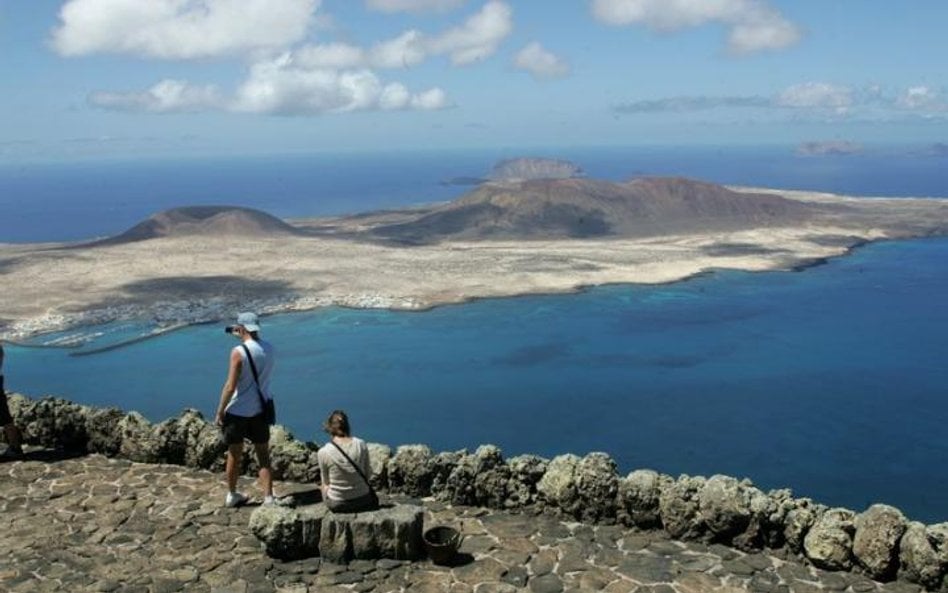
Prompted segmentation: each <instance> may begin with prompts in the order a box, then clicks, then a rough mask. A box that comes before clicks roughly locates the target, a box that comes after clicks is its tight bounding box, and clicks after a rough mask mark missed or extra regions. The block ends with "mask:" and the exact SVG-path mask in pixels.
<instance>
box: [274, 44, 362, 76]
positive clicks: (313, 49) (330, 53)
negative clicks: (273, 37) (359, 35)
mask: <svg viewBox="0 0 948 593" xmlns="http://www.w3.org/2000/svg"><path fill="white" fill-rule="evenodd" d="M292 56H293V57H292V59H293V60H294V62H296V63H297V64H298V65H299V66H301V67H304V68H311V69H314V70H315V69H330V70H343V69H346V68H362V67H364V66H365V64H366V62H367V59H366V55H365V50H363V49H362V48H361V47H357V46H355V45H349V44H347V43H327V44H323V45H307V46H305V47H302V48H300V49H299V50H297V51H295V52H293V54H292Z"/></svg>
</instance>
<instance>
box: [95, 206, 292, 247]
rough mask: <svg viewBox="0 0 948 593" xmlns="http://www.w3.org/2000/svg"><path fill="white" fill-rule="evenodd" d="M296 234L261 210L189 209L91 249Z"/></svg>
mask: <svg viewBox="0 0 948 593" xmlns="http://www.w3.org/2000/svg"><path fill="white" fill-rule="evenodd" d="M296 234H299V231H298V230H297V229H296V228H295V227H293V226H291V225H289V224H287V223H285V222H283V221H282V220H280V219H279V218H276V217H275V216H271V215H270V214H267V213H266V212H261V211H259V210H253V209H251V208H240V207H237V206H188V207H184V208H173V209H171V210H165V211H163V212H159V213H158V214H155V215H153V216H151V217H149V218H147V219H145V220H143V221H142V222H140V223H138V224H136V225H135V226H133V227H132V228H130V229H128V230H127V231H125V232H124V233H122V234H121V235H116V236H115V237H109V238H108V239H103V240H101V241H96V242H95V243H92V244H91V245H93V246H98V245H118V244H122V243H132V242H135V241H147V240H149V239H157V238H161V237H179V236H185V235H200V236H206V237H217V236H238V235H239V236H251V237H266V236H285V235H296Z"/></svg>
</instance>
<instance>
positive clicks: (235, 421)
mask: <svg viewBox="0 0 948 593" xmlns="http://www.w3.org/2000/svg"><path fill="white" fill-rule="evenodd" d="M225 331H227V333H229V334H232V335H233V336H234V337H236V338H237V339H239V340H240V345H239V346H235V347H234V349H233V350H231V353H230V364H229V366H228V371H227V380H226V381H225V382H224V387H223V389H222V390H221V399H220V404H219V405H218V407H217V415H216V418H215V421H216V423H217V425H218V426H220V427H221V429H222V432H223V437H224V442H225V443H226V444H227V498H226V499H225V500H224V504H225V506H228V507H236V506H240V505H242V504H244V503H245V502H247V497H246V496H245V495H244V494H241V493H240V492H237V476H238V474H239V473H240V462H241V458H242V456H243V453H244V439H248V440H249V441H250V442H251V443H253V447H254V450H255V451H256V454H257V464H258V465H259V466H260V472H259V478H260V485H261V487H262V488H263V491H264V499H263V503H264V504H275V503H276V499H275V498H274V497H273V474H272V473H271V471H270V424H269V423H268V422H267V419H266V416H265V415H264V411H263V406H262V405H261V398H263V399H271V397H272V396H271V394H270V374H271V372H272V371H273V362H274V359H275V356H274V352H273V346H271V345H270V343H269V342H267V341H265V340H262V339H260V323H259V321H258V320H257V315H256V314H255V313H241V314H240V315H238V316H237V324H236V325H234V326H231V327H228V328H226V330H225ZM248 356H250V357H252V358H248ZM254 368H256V371H257V372H256V375H257V376H256V377H254V373H253V369H254ZM258 390H259V391H258Z"/></svg>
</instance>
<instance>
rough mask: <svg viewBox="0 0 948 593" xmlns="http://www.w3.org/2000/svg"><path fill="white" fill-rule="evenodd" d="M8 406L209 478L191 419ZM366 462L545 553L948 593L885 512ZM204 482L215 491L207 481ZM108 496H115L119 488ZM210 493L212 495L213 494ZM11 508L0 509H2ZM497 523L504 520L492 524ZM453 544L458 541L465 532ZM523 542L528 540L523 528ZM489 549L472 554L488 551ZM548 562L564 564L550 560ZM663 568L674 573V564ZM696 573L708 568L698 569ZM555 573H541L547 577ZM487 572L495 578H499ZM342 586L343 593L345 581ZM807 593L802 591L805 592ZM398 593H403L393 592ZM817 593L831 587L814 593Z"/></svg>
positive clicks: (933, 561) (925, 550)
mask: <svg viewBox="0 0 948 593" xmlns="http://www.w3.org/2000/svg"><path fill="white" fill-rule="evenodd" d="M10 405H11V411H12V412H13V414H14V417H15V418H16V419H17V421H18V423H19V424H20V425H21V426H22V427H23V428H24V429H25V432H26V434H27V438H28V442H30V443H31V444H34V445H40V446H42V447H46V448H51V449H57V450H62V451H70V452H76V453H79V454H101V455H103V456H106V457H108V458H112V459H115V458H118V459H125V460H128V461H131V462H138V463H149V464H155V463H160V464H175V465H183V466H186V467H187V468H191V469H192V470H199V469H200V470H210V471H213V472H219V471H221V469H222V467H221V465H222V462H223V447H222V445H221V444H220V441H219V439H218V432H217V429H216V427H214V426H213V425H211V424H209V423H208V422H206V421H205V420H204V419H203V418H202V417H201V415H200V414H199V413H198V412H196V411H195V410H186V411H185V412H184V413H183V414H182V415H180V416H179V417H177V418H172V419H169V420H166V421H164V422H161V423H158V424H152V423H150V422H148V421H147V420H146V419H145V418H143V417H142V416H141V415H140V414H137V413H136V412H129V413H126V412H123V411H121V410H118V409H114V408H112V409H96V408H90V407H87V406H81V405H78V404H74V403H71V402H68V401H65V400H61V399H54V398H44V399H39V400H33V399H29V398H26V397H23V396H18V395H13V396H11V397H10ZM370 450H371V460H372V464H373V468H374V478H373V479H374V481H375V485H376V487H377V488H378V489H380V490H382V491H383V492H386V493H387V494H388V495H389V496H395V497H412V498H415V499H419V498H420V499H425V500H426V508H427V509H428V512H429V514H432V517H434V515H435V514H437V513H447V514H448V515H451V514H452V513H461V514H464V513H471V514H473V516H474V517H476V518H478V521H476V522H475V523H476V524H477V525H479V527H478V528H477V529H478V530H479V529H481V528H484V529H486V528H485V527H484V525H483V523H484V519H483V517H486V516H490V517H492V516H495V515H497V516H501V517H507V516H508V515H509V514H510V513H513V515H512V516H514V517H516V516H536V517H544V518H545V519H543V521H552V522H554V523H559V524H560V525H565V526H567V527H563V529H566V532H564V533H562V534H561V535H562V537H560V538H558V540H557V545H558V546H561V547H562V546H566V545H567V544H570V546H572V545H574V544H575V545H580V544H581V543H582V540H580V539H577V536H576V535H575V533H574V532H575V531H580V532H582V533H586V534H588V533H592V534H593V535H592V536H590V537H591V538H592V540H593V541H598V539H597V537H598V536H596V535H595V534H598V533H600V532H602V533H612V534H619V535H617V536H616V537H615V538H614V539H613V544H614V543H615V542H617V541H619V539H621V538H625V537H627V536H626V535H622V534H626V533H628V534H635V535H636V537H641V538H644V540H643V541H646V542H647V543H645V544H643V546H641V548H648V547H649V546H651V545H652V543H654V542H658V541H663V542H667V543H668V546H671V547H675V548H676V549H677V550H679V551H681V552H682V553H684V551H685V550H691V549H694V550H710V549H712V548H714V549H725V547H726V549H727V550H732V552H730V554H733V556H732V557H731V559H736V558H743V557H745V556H748V557H755V558H756V557H766V558H769V559H771V560H768V562H767V564H768V567H769V569H772V570H771V572H768V573H767V574H768V575H770V576H767V577H766V578H767V579H769V581H768V582H769V587H770V588H766V587H765V586H764V585H766V584H767V583H764V584H759V585H760V586H758V587H756V588H754V587H749V586H748V588H751V589H753V590H759V591H761V592H762V593H776V592H777V591H778V590H784V589H780V588H781V587H789V589H791V590H793V591H794V592H796V591H803V590H805V587H804V585H803V584H799V585H797V586H794V584H793V583H792V582H789V581H787V579H784V578H783V577H781V576H780V575H779V574H778V573H777V572H774V571H777V570H778V568H779V567H780V566H784V563H788V564H786V565H788V566H789V565H793V566H799V567H800V568H799V570H805V571H809V572H808V574H810V575H811V576H812V575H817V574H819V575H828V576H826V577H822V576H821V578H829V580H830V581H832V580H833V578H835V577H836V576H837V575H839V576H840V577H841V579H842V580H841V582H842V583H843V587H842V588H840V589H836V590H843V589H847V588H848V589H852V590H853V591H854V592H859V591H871V590H875V589H877V588H878V587H880V586H881V585H879V583H886V582H888V583H891V585H887V587H891V586H902V587H909V586H917V587H923V588H925V589H926V590H930V591H939V590H941V591H944V590H948V582H946V579H945V575H946V572H948V523H940V524H937V525H924V524H922V523H919V522H914V521H910V520H909V519H907V518H906V517H904V516H903V515H902V513H901V512H899V511H898V510H897V509H895V508H893V507H889V506H885V505H873V506H872V507H870V508H869V509H867V510H865V511H863V512H856V511H852V510H848V509H842V508H828V507H826V506H825V505H822V504H819V503H818V502H814V501H812V500H810V499H806V498H795V497H793V496H792V494H791V492H790V491H789V490H772V491H770V492H763V491H761V490H759V489H758V488H756V487H754V486H753V484H751V483H750V482H749V481H747V480H743V481H742V480H738V479H736V478H732V477H728V476H712V477H710V478H705V477H700V476H684V475H683V476H680V477H678V478H674V477H672V476H667V475H662V474H659V473H657V472H654V471H651V470H636V471H633V472H631V473H629V474H628V475H627V476H624V477H623V476H619V475H618V474H617V472H616V466H615V463H614V462H613V461H612V459H611V458H610V457H609V456H608V455H606V454H605V453H591V454H589V455H586V456H585V457H578V456H575V455H562V456H558V457H556V458H554V459H552V460H548V459H543V458H540V457H537V456H533V455H521V456H518V457H513V458H511V459H504V457H503V456H502V454H501V451H500V450H499V449H497V448H496V447H494V446H492V445H484V446H482V447H480V448H478V449H477V451H476V452H474V453H469V452H467V451H456V452H440V453H435V452H432V451H431V450H430V449H429V448H428V447H426V446H424V445H403V446H400V447H398V448H396V449H395V450H394V451H393V450H392V449H391V448H390V447H388V446H386V445H380V444H373V445H371V447H370ZM103 463H104V462H103ZM273 465H274V470H275V473H276V474H277V475H278V477H279V479H282V480H288V481H291V482H297V483H301V484H309V485H312V484H313V483H314V482H316V481H318V477H319V472H318V466H317V464H316V445H314V444H312V443H304V442H300V441H297V440H296V439H294V438H293V437H292V435H291V434H289V433H288V432H287V431H285V430H284V429H282V428H280V427H277V428H275V429H274V435H273ZM244 469H245V470H246V471H247V472H248V473H252V472H254V467H253V463H252V461H250V460H248V461H247V465H246V467H245V468H244ZM136 471H138V470H136ZM141 471H145V470H141ZM162 471H164V470H162ZM181 471H182V472H184V471H185V470H183V469H182V470H181ZM191 473H193V472H191ZM188 475H190V473H189V474H188ZM209 480H210V482H211V483H216V482H219V475H218V478H214V477H213V476H211V477H209ZM113 486H114V487H115V488H120V489H126V488H127V486H124V485H122V484H117V485H113ZM172 486H173V485H170V484H169V485H167V487H169V488H170V487H172ZM217 490H220V491H222V488H221V487H220V485H218V486H217ZM217 502H218V503H219V501H217ZM10 504H11V503H10V502H9V500H8V501H7V502H6V506H8V507H9V506H10ZM195 504H197V503H195ZM475 509H483V510H482V511H478V510H475ZM478 513H480V514H478ZM4 516H6V515H4ZM507 520H509V521H513V520H514V519H503V520H501V519H497V521H500V522H503V521H507ZM529 523H536V521H530V522H529ZM244 526H245V527H246V523H245V524H244ZM581 526H582V527H581ZM90 529H92V527H90ZM590 530H591V531H590ZM245 531H246V529H245ZM464 531H465V533H469V532H468V527H467V523H465V527H464ZM531 533H532V534H533V535H537V537H540V532H539V531H536V529H534V530H533V531H532V532H531ZM643 534H644V535H643ZM533 535H531V537H533ZM469 539H473V540H474V542H475V544H471V543H469V544H468V545H474V546H475V548H476V547H477V544H476V542H478V541H481V542H482V543H483V544H484V545H486V544H487V541H486V540H478V539H476V538H469ZM541 539H542V538H541ZM559 540H562V541H559ZM544 541H545V540H544ZM548 543H549V542H548ZM522 545H523V547H524V548H527V547H530V549H531V550H533V548H535V547H537V544H536V542H535V541H534V542H532V543H531V544H530V545H529V546H528V545H527V544H525V543H523V544H522ZM662 545H664V544H662ZM531 546H532V547H531ZM668 546H665V547H668ZM715 546H717V547H715ZM567 547H569V546H567ZM488 548H489V549H488V550H486V551H484V550H479V551H480V552H485V553H486V552H490V551H494V548H491V547H490V546H488ZM607 548H608V546H607ZM641 548H639V549H641ZM610 549H611V548H610ZM616 550H617V551H616V552H615V553H616V554H619V555H622V561H618V560H617V561H616V563H615V566H605V567H603V566H599V567H598V568H601V569H603V570H606V569H609V570H611V571H612V573H613V574H614V573H615V570H616V567H618V566H620V565H621V564H622V562H625V561H629V558H628V557H627V555H624V554H623V552H624V550H623V549H622V547H621V546H620V547H618V548H616ZM475 551H478V550H475ZM540 552H542V550H541V549H540V548H537V549H536V551H531V552H521V553H522V554H526V559H525V560H524V562H522V563H517V562H508V564H507V565H505V566H506V568H505V569H504V571H500V569H499V568H498V569H497V570H498V571H500V572H503V574H508V573H509V572H510V570H512V569H513V567H514V566H521V565H524V564H525V565H527V566H529V564H528V561H530V560H531V559H533V558H534V557H536V556H537V555H539V554H540ZM258 553H259V552H258ZM472 553H473V552H472ZM556 553H557V554H559V552H556ZM596 553H606V552H603V551H602V549H597V550H593V549H592V548H589V549H587V550H586V551H585V553H583V554H581V555H580V557H579V558H574V560H576V562H577V563H578V562H579V560H582V561H583V562H586V563H590V560H591V559H592V558H593V556H594V555H595V554H596ZM702 553H704V552H702ZM473 558H474V560H475V562H474V564H475V565H476V564H477V563H478V562H481V560H483V559H482V558H478V557H477V554H474V557H473ZM557 558H560V559H559V560H558V561H559V562H562V561H563V560H562V558H561V557H560V556H557ZM719 559H720V558H719ZM653 560H654V559H653ZM666 560H667V559H666ZM495 561H496V558H495ZM654 561H655V562H658V564H659V565H663V566H665V567H666V572H667V569H668V567H669V566H671V565H670V564H668V563H667V562H666V561H658V560H654ZM631 562H644V560H642V559H638V560H632V561H631ZM675 562H676V563H677V564H676V566H678V565H679V564H681V559H679V560H676V561H675ZM706 562H711V563H712V564H714V562H712V561H711V560H707V561H706ZM721 562H724V561H723V560H721ZM556 563H557V561H552V564H553V565H554V566H555V565H556ZM663 563H664V564H663ZM590 566H591V567H592V566H593V564H591V565H590ZM649 566H651V567H652V568H654V566H653V565H651V564H650V565H649ZM715 566H717V564H715ZM461 568H463V567H459V568H454V569H453V571H449V572H451V575H452V576H451V579H453V580H451V579H449V580H448V581H445V582H444V583H443V584H444V585H445V587H447V588H442V589H438V590H449V588H451V587H453V586H454V585H456V584H458V582H457V579H456V574H455V573H456V571H458V570H461ZM495 568H497V567H495ZM652 568H649V570H652ZM679 568H680V566H679ZM372 570H373V571H374V570H377V568H373V569H372ZM709 570H710V567H709ZM793 570H798V569H793ZM823 571H829V572H825V573H824V572H823ZM2 572H3V569H0V573H2ZM500 572H499V573H498V575H496V576H497V579H500V578H501V575H500ZM540 572H542V571H540V570H534V571H532V572H531V571H529V570H528V571H526V573H525V574H524V577H525V578H524V580H523V582H522V583H521V586H522V585H525V584H526V583H527V580H526V579H527V578H529V577H540V576H542V575H541V574H539V573H540ZM553 572H554V571H551V572H550V573H549V574H553ZM572 572H574V571H569V570H565V571H563V575H562V576H559V575H557V579H558V582H559V584H560V588H559V589H555V587H554V589H555V590H563V582H562V581H563V578H562V577H564V576H569V574H570V573H572ZM587 572H588V571H587ZM722 572H723V571H722ZM765 572H766V569H765ZM757 573H758V571H757V570H756V569H754V570H751V571H750V573H749V574H748V575H745V576H747V577H748V581H747V582H746V583H744V585H748V584H749V579H751V578H753V576H755V575H756V576H760V575H758V574H757ZM702 574H705V573H702ZM363 576H364V575H363ZM660 576H661V577H662V579H664V580H661V579H660V580H654V581H651V583H652V585H649V586H660V585H658V584H659V583H671V582H672V581H675V578H674V577H676V576H680V574H679V573H675V574H672V573H671V572H669V574H667V575H660ZM352 578H355V577H352ZM603 578H604V579H605V578H607V577H606V576H603ZM617 578H618V577H617ZM760 578H765V577H760ZM445 579H447V577H445ZM870 579H871V580H870ZM442 580H444V579H442ZM535 580H538V579H537V578H534V579H532V580H531V581H530V588H531V589H533V590H535V591H536V590H537V589H536V588H535V587H534V581H535ZM548 580H552V579H548ZM797 580H800V579H797ZM817 580H818V581H819V579H817ZM633 581H634V582H635V583H637V585H636V586H642V585H643V581H641V580H635V579H633ZM725 581H726V579H725ZM725 581H721V580H720V579H719V580H718V581H716V583H717V584H716V585H712V584H710V583H709V586H708V588H704V587H699V588H698V589H696V590H711V589H715V588H720V587H725V586H726V585H727V582H725ZM358 582H360V583H361V582H365V579H362V580H360V581H358ZM485 582H486V581H485ZM498 582H499V581H498ZM518 582H519V581H518ZM608 582H610V583H611V582H612V581H608ZM624 582H625V581H623V583H624ZM804 582H807V580H806V579H802V580H801V583H804ZM541 583H542V581H541ZM856 583H861V584H856ZM327 584H328V583H327ZM337 584H338V583H337ZM408 584H409V585H411V590H416V589H417V587H416V584H417V583H408ZM467 584H468V585H470V584H471V583H467ZM507 584H508V585H509V584H510V583H507ZM349 585H352V586H356V582H355V581H353V582H350V583H349ZM577 585H578V581H577ZM537 586H540V585H537ZM616 586H617V587H618V586H619V585H616ZM669 586H671V587H672V588H673V589H676V590H678V591H684V590H687V587H685V588H684V589H683V588H682V587H676V586H675V585H674V584H671V585H669ZM811 586H814V585H812V583H811ZM399 587H400V588H405V587H406V584H405V583H403V584H402V585H400V586H399ZM816 587H817V588H824V589H827V588H829V589H832V588H833V587H827V586H825V583H824V584H823V585H822V586H816ZM23 590H30V589H23ZM196 590H197V589H196ZM268 590H270V589H268ZM356 590H366V591H367V590H370V589H356ZM478 590H479V589H478ZM489 590H499V589H497V588H493V589H489ZM551 590H553V589H551ZM627 590H630V591H631V590H634V587H632V588H629V589H627ZM812 590H813V589H810V591H812Z"/></svg>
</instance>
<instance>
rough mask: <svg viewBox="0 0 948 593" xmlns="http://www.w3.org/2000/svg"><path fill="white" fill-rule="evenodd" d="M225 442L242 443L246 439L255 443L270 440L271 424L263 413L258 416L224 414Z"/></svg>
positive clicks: (258, 443)
mask: <svg viewBox="0 0 948 593" xmlns="http://www.w3.org/2000/svg"><path fill="white" fill-rule="evenodd" d="M222 430H223V433H224V443H226V444H228V445H237V444H242V443H243V442H244V439H247V440H249V441H250V442H251V443H253V444H255V445H261V444H264V443H268V442H270V425H269V424H267V420H266V418H264V417H263V414H257V415H256V416H250V417H247V416H235V415H233V414H224V426H223V429H222Z"/></svg>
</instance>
